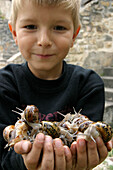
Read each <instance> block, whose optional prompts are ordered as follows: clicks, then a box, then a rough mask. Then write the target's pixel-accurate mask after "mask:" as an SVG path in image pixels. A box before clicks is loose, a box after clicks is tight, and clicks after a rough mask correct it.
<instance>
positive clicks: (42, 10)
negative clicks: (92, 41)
mask: <svg viewBox="0 0 113 170" xmlns="http://www.w3.org/2000/svg"><path fill="white" fill-rule="evenodd" d="M9 27H10V30H11V32H12V35H13V38H14V40H15V43H16V44H17V45H18V47H19V50H20V52H21V53H22V55H23V57H24V58H25V60H26V63H24V64H17V65H14V64H11V65H8V66H6V67H5V68H3V69H2V70H1V71H0V79H1V81H0V129H1V137H0V146H1V151H0V153H1V169H5V170H6V169H8V170H10V169H11V170H12V169H16V170H18V169H19V170H20V169H22V170H23V169H29V170H33V169H35V170H36V169H38V170H39V169H49V170H53V169H55V170H60V169H62V170H65V169H67V170H70V169H72V167H73V169H76V170H80V169H91V168H93V167H95V166H96V165H98V164H99V163H100V162H102V161H103V160H104V159H105V158H106V156H107V149H108V150H109V149H111V147H110V145H109V143H108V144H107V147H106V146H105V145H104V143H103V141H102V139H101V138H100V137H98V138H97V139H96V143H94V142H93V141H91V142H86V141H85V140H84V139H78V140H77V141H76V142H74V143H73V144H72V145H71V147H70V148H68V147H67V146H63V144H62V142H61V140H60V139H55V140H53V141H52V138H51V137H50V136H44V135H43V134H41V133H40V134H38V135H37V136H36V140H35V141H34V143H33V145H31V143H30V142H28V141H21V142H19V143H17V144H16V145H15V147H14V150H13V149H12V150H10V151H7V149H4V146H5V142H4V140H3V137H2V131H3V129H4V128H5V126H7V125H10V124H14V123H15V122H16V121H17V117H18V115H16V114H14V113H12V112H11V110H14V109H15V108H16V107H19V108H21V109H24V108H25V106H26V105H29V104H34V105H36V106H37V107H38V108H39V111H40V113H39V118H40V120H49V121H60V120H61V119H62V117H61V116H60V115H59V114H57V111H60V112H62V113H63V114H66V113H68V112H73V107H74V108H75V110H76V111H77V112H78V111H79V110H80V109H81V108H82V113H83V114H85V115H87V116H88V117H89V118H90V119H91V120H93V121H97V120H102V117H103V110H104V86H103V82H102V80H101V79H100V77H99V76H98V75H97V74H96V73H94V72H93V71H91V70H85V69H83V68H81V67H79V66H74V65H68V64H67V63H66V62H65V61H64V58H65V57H66V55H67V53H68V51H69V49H70V48H71V47H72V46H73V43H74V40H75V38H76V32H77V28H78V27H79V16H78V1H77V0H43V1H42V0H13V1H12V13H11V22H10V23H9Z"/></svg>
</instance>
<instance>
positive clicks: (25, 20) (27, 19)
mask: <svg viewBox="0 0 113 170" xmlns="http://www.w3.org/2000/svg"><path fill="white" fill-rule="evenodd" d="M23 22H35V20H34V19H30V18H25V19H21V20H20V23H23Z"/></svg>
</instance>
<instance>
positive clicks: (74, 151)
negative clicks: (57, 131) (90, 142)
mask: <svg viewBox="0 0 113 170" xmlns="http://www.w3.org/2000/svg"><path fill="white" fill-rule="evenodd" d="M70 150H71V153H72V166H73V168H75V166H76V162H77V142H76V141H75V142H73V143H72V144H71V148H70Z"/></svg>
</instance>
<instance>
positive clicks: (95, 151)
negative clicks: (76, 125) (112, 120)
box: [71, 137, 112, 170]
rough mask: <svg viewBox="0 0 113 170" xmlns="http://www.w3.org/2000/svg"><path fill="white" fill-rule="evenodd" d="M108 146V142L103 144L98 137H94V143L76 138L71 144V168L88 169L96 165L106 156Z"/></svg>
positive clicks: (74, 169)
mask: <svg viewBox="0 0 113 170" xmlns="http://www.w3.org/2000/svg"><path fill="white" fill-rule="evenodd" d="M110 148H112V147H111V144H110V142H109V143H108V144H107V145H105V144H104V142H103V140H102V139H101V138H100V137H98V138H97V139H96V143H95V142H94V141H88V142H87V141H85V140H84V139H80V138H78V140H77V141H75V142H73V143H72V145H71V152H72V157H73V159H72V160H73V170H90V169H92V168H94V167H96V166H97V165H98V164H100V163H101V162H102V161H104V159H105V158H106V157H107V155H108V151H109V150H110Z"/></svg>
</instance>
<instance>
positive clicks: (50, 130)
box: [41, 121, 60, 138]
mask: <svg viewBox="0 0 113 170" xmlns="http://www.w3.org/2000/svg"><path fill="white" fill-rule="evenodd" d="M41 123H42V126H43V131H45V132H47V134H48V135H50V136H52V138H58V137H59V134H60V128H59V127H58V125H57V123H55V122H48V121H42V122H41Z"/></svg>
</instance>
